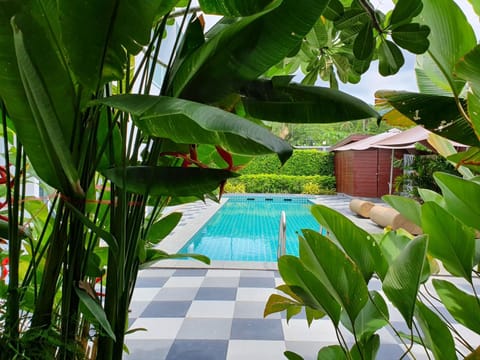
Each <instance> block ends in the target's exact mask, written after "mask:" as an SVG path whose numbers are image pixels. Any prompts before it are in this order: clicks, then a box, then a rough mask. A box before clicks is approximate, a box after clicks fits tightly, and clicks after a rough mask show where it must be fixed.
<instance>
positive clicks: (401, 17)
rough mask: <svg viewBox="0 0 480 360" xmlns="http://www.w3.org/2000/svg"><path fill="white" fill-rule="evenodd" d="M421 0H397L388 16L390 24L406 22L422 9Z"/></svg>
mask: <svg viewBox="0 0 480 360" xmlns="http://www.w3.org/2000/svg"><path fill="white" fill-rule="evenodd" d="M422 7H423V5H422V1H421V0H398V1H397V3H396V4H395V8H394V9H393V11H392V15H391V17H390V23H391V24H392V25H399V24H403V23H405V22H408V21H409V20H411V19H412V18H413V17H415V16H417V15H418V14H420V12H421V11H422Z"/></svg>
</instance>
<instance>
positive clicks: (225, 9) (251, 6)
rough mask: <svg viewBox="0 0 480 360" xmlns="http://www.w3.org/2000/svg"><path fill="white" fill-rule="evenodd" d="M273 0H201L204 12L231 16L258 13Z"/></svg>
mask: <svg viewBox="0 0 480 360" xmlns="http://www.w3.org/2000/svg"><path fill="white" fill-rule="evenodd" d="M271 2H272V0H199V4H200V7H201V8H202V11H203V12H205V13H207V14H216V15H223V16H230V17H240V16H248V15H252V14H255V13H258V12H260V11H262V10H264V9H265V6H267V5H268V4H270V3H271Z"/></svg>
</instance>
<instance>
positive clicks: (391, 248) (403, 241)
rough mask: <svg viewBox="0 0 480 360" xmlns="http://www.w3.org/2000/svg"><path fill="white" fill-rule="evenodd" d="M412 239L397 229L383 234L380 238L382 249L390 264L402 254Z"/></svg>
mask: <svg viewBox="0 0 480 360" xmlns="http://www.w3.org/2000/svg"><path fill="white" fill-rule="evenodd" d="M410 241H411V239H410V238H409V237H408V236H406V235H403V234H401V233H399V232H397V231H388V232H387V233H385V234H383V236H382V239H381V240H380V249H382V253H383V256H384V258H385V259H386V260H387V262H388V263H389V264H391V263H393V261H394V260H395V259H396V258H397V256H398V255H400V254H401V253H402V251H403V249H405V247H406V246H407V245H408V244H409V243H410Z"/></svg>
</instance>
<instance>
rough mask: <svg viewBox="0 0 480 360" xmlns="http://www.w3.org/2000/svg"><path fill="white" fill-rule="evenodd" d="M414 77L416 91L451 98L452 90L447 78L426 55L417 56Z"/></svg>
mask: <svg viewBox="0 0 480 360" xmlns="http://www.w3.org/2000/svg"><path fill="white" fill-rule="evenodd" d="M415 75H416V79H417V86H418V90H419V91H420V92H421V93H423V94H431V95H440V96H452V94H453V93H452V89H451V87H450V84H449V83H448V79H447V77H446V76H445V75H444V73H443V72H442V71H441V70H440V69H439V67H438V66H437V64H436V63H435V61H433V59H432V58H431V57H430V56H429V55H428V54H423V55H417V59H416V62H415Z"/></svg>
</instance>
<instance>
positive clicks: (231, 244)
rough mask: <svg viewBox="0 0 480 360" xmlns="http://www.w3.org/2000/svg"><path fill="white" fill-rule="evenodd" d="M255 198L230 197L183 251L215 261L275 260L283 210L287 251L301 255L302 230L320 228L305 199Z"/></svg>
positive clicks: (309, 204)
mask: <svg viewBox="0 0 480 360" xmlns="http://www.w3.org/2000/svg"><path fill="white" fill-rule="evenodd" d="M249 198H252V197H249ZM253 199H255V200H247V198H246V197H231V198H229V200H228V202H227V203H226V204H225V205H224V206H223V207H222V208H221V209H220V210H219V211H218V212H217V213H216V214H215V215H214V216H213V217H212V218H211V219H210V220H209V221H208V222H207V224H205V226H204V227H202V228H201V229H200V230H199V231H198V232H197V233H196V234H195V236H194V237H193V238H192V239H191V240H190V241H189V242H188V243H187V244H186V245H185V246H184V247H183V248H182V250H180V252H181V253H187V252H190V253H191V252H195V253H199V254H204V255H207V256H208V257H210V259H212V260H234V261H276V257H277V246H278V231H279V222H280V215H281V212H282V210H283V211H285V213H286V218H287V246H286V249H287V254H292V255H298V234H299V233H301V229H314V230H319V228H320V226H319V224H318V222H317V221H316V220H315V218H314V217H313V216H312V215H311V214H310V206H311V205H312V203H310V202H309V201H307V200H306V198H301V197H294V198H287V199H288V200H287V201H286V200H285V199H286V198H285V197H283V196H282V197H269V198H268V200H266V199H265V198H264V197H263V198H260V197H255V198H253Z"/></svg>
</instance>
